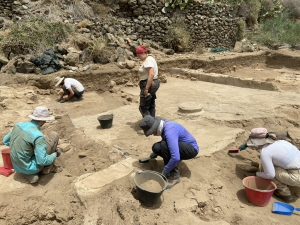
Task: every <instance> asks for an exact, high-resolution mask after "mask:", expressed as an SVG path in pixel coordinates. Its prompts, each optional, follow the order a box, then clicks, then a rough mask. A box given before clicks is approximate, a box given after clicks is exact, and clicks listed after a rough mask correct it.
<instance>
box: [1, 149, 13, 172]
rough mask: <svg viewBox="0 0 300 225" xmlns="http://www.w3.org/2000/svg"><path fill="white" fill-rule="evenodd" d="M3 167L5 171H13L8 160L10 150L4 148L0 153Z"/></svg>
mask: <svg viewBox="0 0 300 225" xmlns="http://www.w3.org/2000/svg"><path fill="white" fill-rule="evenodd" d="M1 154H2V159H3V166H4V168H5V169H13V168H14V167H13V165H12V162H11V159H10V148H5V149H3V150H2V151H1Z"/></svg>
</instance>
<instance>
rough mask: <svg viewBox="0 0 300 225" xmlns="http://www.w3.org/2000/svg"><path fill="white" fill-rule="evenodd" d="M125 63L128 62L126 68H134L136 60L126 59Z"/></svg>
mask: <svg viewBox="0 0 300 225" xmlns="http://www.w3.org/2000/svg"><path fill="white" fill-rule="evenodd" d="M125 64H126V68H128V69H133V68H134V67H135V61H132V60H126V61H125Z"/></svg>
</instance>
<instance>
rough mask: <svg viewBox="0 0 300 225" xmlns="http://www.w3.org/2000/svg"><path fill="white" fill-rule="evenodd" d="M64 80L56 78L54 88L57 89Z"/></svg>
mask: <svg viewBox="0 0 300 225" xmlns="http://www.w3.org/2000/svg"><path fill="white" fill-rule="evenodd" d="M64 79H65V78H64V77H56V78H55V81H56V84H55V87H58V85H60V84H61V82H62V81H63V80H64Z"/></svg>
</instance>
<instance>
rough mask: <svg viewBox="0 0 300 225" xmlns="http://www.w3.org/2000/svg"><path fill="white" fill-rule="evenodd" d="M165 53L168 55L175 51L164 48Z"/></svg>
mask: <svg viewBox="0 0 300 225" xmlns="http://www.w3.org/2000/svg"><path fill="white" fill-rule="evenodd" d="M163 53H165V54H166V55H174V53H175V51H174V50H173V49H163Z"/></svg>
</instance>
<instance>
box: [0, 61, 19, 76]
mask: <svg viewBox="0 0 300 225" xmlns="http://www.w3.org/2000/svg"><path fill="white" fill-rule="evenodd" d="M16 64H17V59H16V58H14V59H12V60H10V61H9V62H8V63H7V64H6V65H5V66H3V67H2V68H1V72H2V73H8V74H15V73H16V72H17V70H16Z"/></svg>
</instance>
